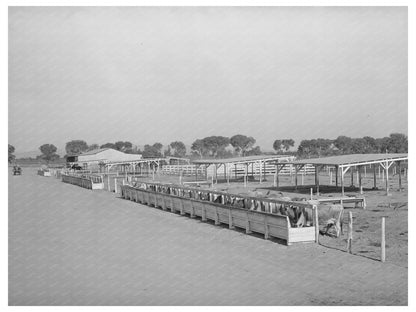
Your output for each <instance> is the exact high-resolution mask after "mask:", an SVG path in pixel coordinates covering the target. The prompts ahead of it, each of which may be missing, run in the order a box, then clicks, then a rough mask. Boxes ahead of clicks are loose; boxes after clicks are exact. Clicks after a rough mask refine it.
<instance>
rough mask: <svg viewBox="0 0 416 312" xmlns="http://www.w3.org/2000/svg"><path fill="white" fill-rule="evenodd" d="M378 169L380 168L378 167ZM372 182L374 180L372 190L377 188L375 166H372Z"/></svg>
mask: <svg viewBox="0 0 416 312" xmlns="http://www.w3.org/2000/svg"><path fill="white" fill-rule="evenodd" d="M379 168H380V167H379ZM373 180H374V187H373V188H374V189H376V188H377V174H376V165H374V171H373Z"/></svg>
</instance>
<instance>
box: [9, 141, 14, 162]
mask: <svg viewBox="0 0 416 312" xmlns="http://www.w3.org/2000/svg"><path fill="white" fill-rule="evenodd" d="M14 151H15V148H14V146H13V145H10V144H9V159H8V160H9V164H10V163H12V162H13V160H14V159H15V158H16V156H14V155H13V153H14Z"/></svg>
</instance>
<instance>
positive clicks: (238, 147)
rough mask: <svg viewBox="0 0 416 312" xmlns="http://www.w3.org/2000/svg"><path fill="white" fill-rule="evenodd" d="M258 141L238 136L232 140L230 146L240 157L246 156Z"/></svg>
mask: <svg viewBox="0 0 416 312" xmlns="http://www.w3.org/2000/svg"><path fill="white" fill-rule="evenodd" d="M255 143H256V140H255V139H254V138H253V137H248V136H245V135H242V134H236V135H234V136H232V137H231V138H230V144H231V145H232V146H233V147H234V149H235V151H236V152H237V153H238V154H239V155H240V156H245V154H246V152H247V151H249V150H250V149H252V148H253V145H254V144H255Z"/></svg>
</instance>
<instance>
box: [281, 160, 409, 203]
mask: <svg viewBox="0 0 416 312" xmlns="http://www.w3.org/2000/svg"><path fill="white" fill-rule="evenodd" d="M407 161H408V155H407V154H400V153H386V154H350V155H339V156H330V157H322V158H312V159H302V160H295V161H292V162H290V163H289V162H288V163H276V164H275V165H276V168H277V174H276V175H275V182H274V185H275V186H277V187H278V186H279V171H280V170H282V169H283V168H284V167H285V166H286V165H293V166H294V167H295V188H297V186H298V181H297V176H298V172H299V171H300V170H301V169H302V168H303V167H304V166H306V165H312V166H314V167H315V186H316V192H317V194H319V172H320V170H322V168H324V167H327V168H328V167H329V168H334V174H335V185H336V188H338V180H339V177H340V180H341V181H340V182H341V192H342V196H344V192H345V191H344V187H345V174H346V173H347V171H350V176H351V184H352V185H353V183H354V171H355V172H356V173H357V174H358V184H359V189H360V193H361V194H363V188H362V182H361V175H362V169H363V168H364V167H365V166H367V165H372V166H377V165H378V166H379V168H382V170H383V171H384V173H385V182H386V192H387V195H388V194H389V168H390V167H391V166H392V165H393V164H396V166H397V167H398V170H397V172H398V175H399V189H401V188H402V173H401V172H402V170H401V165H402V163H403V162H407ZM373 174H374V175H373V179H374V188H376V170H373ZM383 176H384V174H383Z"/></svg>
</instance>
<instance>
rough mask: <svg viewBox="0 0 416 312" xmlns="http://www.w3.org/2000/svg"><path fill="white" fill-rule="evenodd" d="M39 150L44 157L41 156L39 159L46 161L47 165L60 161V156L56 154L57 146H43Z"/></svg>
mask: <svg viewBox="0 0 416 312" xmlns="http://www.w3.org/2000/svg"><path fill="white" fill-rule="evenodd" d="M39 149H40V151H41V152H42V155H40V156H39V158H41V159H43V160H45V161H46V163H49V162H50V161H54V160H57V159H59V155H57V154H56V150H57V148H56V146H55V145H53V144H43V145H42V146H41V147H39Z"/></svg>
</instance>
